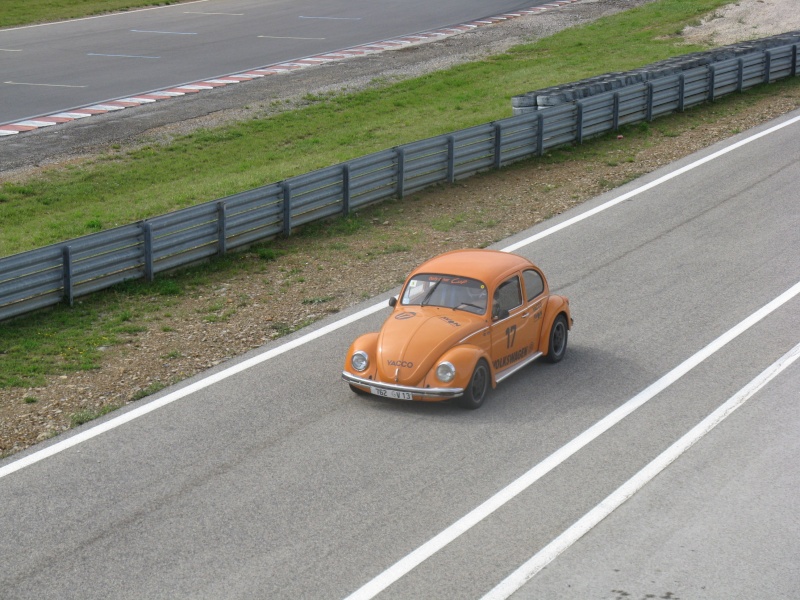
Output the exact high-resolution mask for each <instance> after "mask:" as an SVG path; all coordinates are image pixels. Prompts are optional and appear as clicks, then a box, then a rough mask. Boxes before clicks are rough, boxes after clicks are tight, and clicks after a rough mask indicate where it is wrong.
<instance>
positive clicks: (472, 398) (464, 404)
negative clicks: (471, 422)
mask: <svg viewBox="0 0 800 600" xmlns="http://www.w3.org/2000/svg"><path fill="white" fill-rule="evenodd" d="M491 385H492V375H491V373H490V372H489V364H488V363H487V362H486V361H485V360H483V359H480V360H479V361H478V364H477V365H475V370H474V371H473V372H472V377H470V380H469V384H468V385H467V389H465V390H464V395H463V396H461V397H460V398H459V399H458V405H459V406H461V408H467V409H469V410H475V409H476V408H480V407H481V405H482V404H483V401H484V400H485V399H486V396H487V395H488V394H489V387H490V386H491Z"/></svg>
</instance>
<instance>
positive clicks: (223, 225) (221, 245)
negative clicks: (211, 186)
mask: <svg viewBox="0 0 800 600" xmlns="http://www.w3.org/2000/svg"><path fill="white" fill-rule="evenodd" d="M227 231H228V210H227V206H226V204H225V203H224V202H217V252H219V255H220V256H225V253H226V252H227V251H228V245H227V242H226V239H225V238H226V235H225V234H226V232H227Z"/></svg>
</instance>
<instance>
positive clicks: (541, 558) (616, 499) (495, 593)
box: [483, 344, 800, 600]
mask: <svg viewBox="0 0 800 600" xmlns="http://www.w3.org/2000/svg"><path fill="white" fill-rule="evenodd" d="M798 358H800V344H798V345H797V346H795V347H794V348H792V349H791V350H790V351H789V352H787V353H786V354H784V355H783V356H782V357H781V358H779V359H778V360H777V361H775V362H774V363H772V364H771V365H770V366H769V367H767V368H766V369H765V370H764V371H762V372H761V374H760V375H758V377H756V378H755V379H753V380H752V381H751V382H750V383H748V384H747V385H746V386H745V387H743V388H742V389H741V390H739V392H737V393H736V394H735V395H734V396H732V397H731V398H729V399H728V400H727V402H725V403H724V404H722V405H721V406H720V407H719V408H717V410H715V411H714V412H712V413H711V414H710V415H708V416H707V417H706V418H705V419H703V420H702V421H701V422H700V423H698V424H697V425H696V426H695V427H693V428H692V429H691V430H690V431H689V432H688V433H687V434H686V435H684V436H683V437H682V438H681V439H679V440H678V441H677V442H675V443H674V444H672V446H670V447H669V448H667V449H666V450H665V451H664V452H663V453H661V454H660V455H659V456H658V457H656V458H655V459H654V460H653V461H651V462H650V463H649V464H648V465H647V466H646V467H644V468H643V469H642V470H641V471H639V472H638V473H637V474H636V475H634V476H633V477H631V478H630V479H629V480H628V481H627V482H625V483H624V484H622V485H621V486H620V487H619V488H618V489H617V490H616V491H615V492H613V493H612V494H611V495H609V496H608V497H607V498H606V499H605V500H603V501H602V502H600V504H598V505H597V506H595V507H594V508H593V509H592V510H590V511H589V512H588V513H586V514H585V515H584V516H583V517H581V519H579V520H578V521H577V522H576V523H575V524H574V525H572V526H571V527H570V528H569V529H567V530H566V531H564V533H562V534H561V535H559V536H558V537H557V538H556V539H554V540H553V541H552V542H550V543H549V544H548V545H547V546H545V547H544V548H542V549H541V550H540V551H539V552H537V553H536V554H535V555H534V556H533V557H531V558H530V559H529V560H528V561H527V562H525V564H523V565H522V566H521V567H519V568H518V569H517V570H516V571H514V572H513V573H512V574H511V575H509V576H508V577H507V578H506V579H504V580H503V581H502V582H500V583H499V584H498V585H497V586H496V587H495V588H494V589H492V590H491V591H490V592H489V593H488V594H486V595H485V596H484V597H483V600H505V598H508V597H509V596H511V594H513V593H514V592H516V591H517V590H519V589H520V588H521V587H522V586H523V585H525V584H526V583H527V582H528V581H530V580H531V579H532V578H533V577H534V576H535V575H536V574H537V573H538V572H539V571H541V570H542V569H544V568H545V567H546V566H547V565H549V564H550V563H551V562H553V560H555V559H556V558H557V557H558V556H559V555H560V554H561V553H562V552H564V551H565V550H567V549H568V548H569V547H570V546H572V545H573V544H574V543H575V542H577V541H578V540H579V539H580V538H581V537H583V536H584V535H586V533H588V532H589V531H590V530H591V529H592V528H594V527H595V526H596V525H597V524H598V523H600V522H601V521H602V520H603V519H605V518H606V517H607V516H608V515H610V514H611V513H612V512H614V511H615V510H616V509H617V508H619V507H620V506H621V505H622V504H623V503H624V502H625V501H626V500H628V499H629V498H631V497H632V496H633V495H634V494H636V493H637V492H638V491H639V490H641V489H642V488H643V487H644V486H645V485H646V484H648V483H649V482H650V481H651V480H652V479H653V478H654V477H655V476H656V475H658V474H659V473H661V472H662V471H663V470H664V469H666V468H667V467H668V466H669V465H671V464H672V463H673V462H674V461H675V460H677V458H678V457H679V456H681V454H683V453H684V452H686V451H687V450H688V449H689V448H691V447H692V446H693V445H694V444H695V443H697V442H698V441H699V440H700V439H701V438H702V437H703V436H705V435H706V434H708V433H709V432H710V431H711V430H712V429H714V428H715V427H716V426H717V425H719V424H720V423H722V421H724V420H725V419H726V418H728V416H730V415H731V413H733V411H735V410H736V409H737V408H739V407H740V406H742V405H743V404H744V403H745V402H747V401H748V400H749V399H750V398H752V397H753V396H754V395H755V394H756V393H757V392H758V391H759V390H761V389H762V388H763V387H764V386H765V385H767V384H768V383H769V382H770V381H772V380H773V379H774V378H775V377H777V376H778V375H779V374H780V373H782V372H783V371H784V370H785V369H787V368H788V367H789V366H790V365H791V364H792V363H794V361H796V360H797V359H798Z"/></svg>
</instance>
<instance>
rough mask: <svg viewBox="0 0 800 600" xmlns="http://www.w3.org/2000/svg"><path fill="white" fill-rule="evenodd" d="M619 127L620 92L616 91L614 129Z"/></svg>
mask: <svg viewBox="0 0 800 600" xmlns="http://www.w3.org/2000/svg"><path fill="white" fill-rule="evenodd" d="M617 129H619V92H614V131H616V130H617Z"/></svg>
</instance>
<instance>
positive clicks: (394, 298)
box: [389, 296, 397, 308]
mask: <svg viewBox="0 0 800 600" xmlns="http://www.w3.org/2000/svg"><path fill="white" fill-rule="evenodd" d="M389 306H391V307H392V308H394V307H395V306H397V296H392V297H391V298H389Z"/></svg>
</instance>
